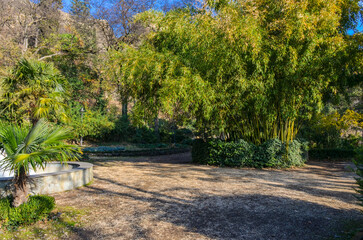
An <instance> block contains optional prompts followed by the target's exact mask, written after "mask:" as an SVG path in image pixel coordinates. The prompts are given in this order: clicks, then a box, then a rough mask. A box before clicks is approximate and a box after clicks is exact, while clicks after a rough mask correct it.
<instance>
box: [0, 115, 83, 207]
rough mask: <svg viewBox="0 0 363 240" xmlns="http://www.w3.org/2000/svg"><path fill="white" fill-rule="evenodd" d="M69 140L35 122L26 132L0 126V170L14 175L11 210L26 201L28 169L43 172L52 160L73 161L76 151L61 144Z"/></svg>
mask: <svg viewBox="0 0 363 240" xmlns="http://www.w3.org/2000/svg"><path fill="white" fill-rule="evenodd" d="M70 137H71V134H70V132H69V131H67V130H64V129H63V128H60V127H53V126H51V125H50V124H49V123H47V122H46V121H44V120H39V121H38V122H37V123H36V124H35V125H34V126H33V127H32V128H31V129H30V130H29V129H26V128H24V127H19V126H15V125H13V126H9V125H8V126H5V125H4V124H0V152H4V153H5V156H6V157H5V158H4V159H3V160H2V161H1V162H0V169H1V170H2V171H10V172H11V173H14V192H13V199H14V201H13V206H14V207H17V206H19V205H21V204H22V203H24V202H26V201H27V200H28V192H29V186H28V181H29V170H30V169H33V170H34V171H36V170H37V169H39V168H42V169H44V168H45V167H46V165H47V163H48V162H51V161H55V160H58V161H60V162H65V161H70V160H75V159H77V157H78V153H80V149H79V148H78V147H76V146H72V145H67V144H65V143H64V140H67V139H69V138H70Z"/></svg>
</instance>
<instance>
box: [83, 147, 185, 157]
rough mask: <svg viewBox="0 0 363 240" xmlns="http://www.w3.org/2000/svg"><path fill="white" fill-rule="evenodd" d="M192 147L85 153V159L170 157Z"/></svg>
mask: <svg viewBox="0 0 363 240" xmlns="http://www.w3.org/2000/svg"><path fill="white" fill-rule="evenodd" d="M189 151H190V147H180V148H178V147H176V148H153V149H139V150H118V151H100V150H98V151H84V150H83V153H84V154H83V158H85V159H87V155H93V156H122V157H136V156H158V155H169V154H176V153H184V152H189Z"/></svg>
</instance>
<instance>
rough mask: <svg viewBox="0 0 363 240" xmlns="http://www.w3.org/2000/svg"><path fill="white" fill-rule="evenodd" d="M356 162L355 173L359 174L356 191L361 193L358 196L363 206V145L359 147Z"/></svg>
mask: <svg viewBox="0 0 363 240" xmlns="http://www.w3.org/2000/svg"><path fill="white" fill-rule="evenodd" d="M354 164H355V166H356V167H357V168H356V170H355V173H356V174H357V175H358V177H357V178H356V181H357V184H358V188H357V189H356V191H357V193H358V194H359V195H358V196H357V198H358V200H359V201H360V202H361V203H360V205H361V206H363V147H360V148H359V149H357V151H356V157H355V160H354Z"/></svg>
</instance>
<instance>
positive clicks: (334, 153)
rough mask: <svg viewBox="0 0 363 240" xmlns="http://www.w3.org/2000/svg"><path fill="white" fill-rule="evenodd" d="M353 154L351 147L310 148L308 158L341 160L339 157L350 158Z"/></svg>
mask: <svg viewBox="0 0 363 240" xmlns="http://www.w3.org/2000/svg"><path fill="white" fill-rule="evenodd" d="M354 155H355V153H354V150H353V149H339V148H331V149H329V148H326V149H317V148H315V149H310V150H309V159H314V160H333V159H337V160H341V159H349V158H350V159H351V158H353V157H354Z"/></svg>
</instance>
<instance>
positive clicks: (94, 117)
mask: <svg viewBox="0 0 363 240" xmlns="http://www.w3.org/2000/svg"><path fill="white" fill-rule="evenodd" d="M81 107H82V106H81V105H80V104H74V105H73V106H71V113H70V122H69V123H68V126H69V127H71V128H72V129H73V131H72V132H73V134H74V138H76V139H79V138H80V136H83V137H84V138H85V139H90V140H105V139H106V138H107V137H108V136H109V134H110V132H111V131H112V129H113V128H114V125H115V124H114V123H113V122H111V121H110V119H109V117H108V116H107V115H105V114H103V113H102V112H101V111H100V110H91V109H86V111H85V112H84V114H83V118H82V117H81V113H80V110H81Z"/></svg>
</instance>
